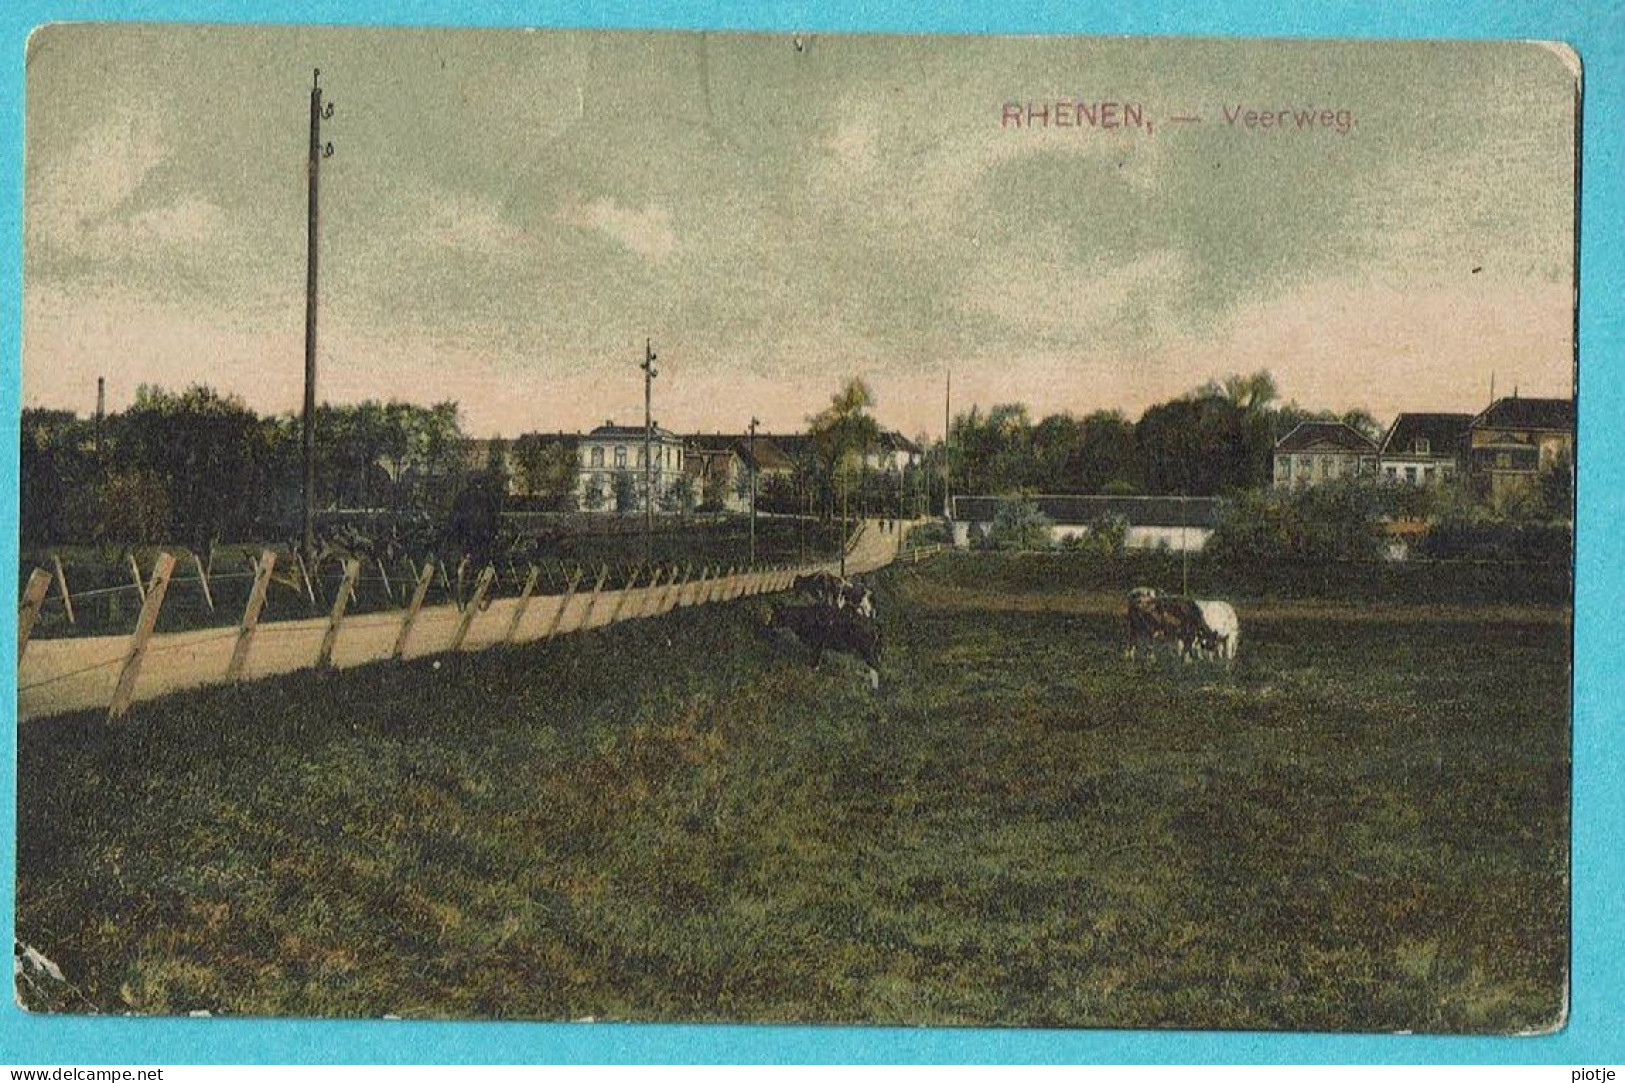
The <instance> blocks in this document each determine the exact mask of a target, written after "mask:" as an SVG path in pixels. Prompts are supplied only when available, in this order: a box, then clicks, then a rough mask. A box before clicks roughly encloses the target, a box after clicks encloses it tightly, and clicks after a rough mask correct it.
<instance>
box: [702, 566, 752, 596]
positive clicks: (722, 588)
mask: <svg viewBox="0 0 1625 1083" xmlns="http://www.w3.org/2000/svg"><path fill="white" fill-rule="evenodd" d="M738 570H739V565H737V564H734V565H730V566H729V568H728V571H727V572H726V573H725V574H724V575H722V576H720V577H719V578H718V579H717V580H716V581H715V582H714V583H712V584H711V590H710V592H709V593H708V594H706V596H705V600H706V601H708V602H709V601H712V600H713V599H721V600H723V601H727V600H728V599H730V598H737V597H739V591H740V590H741V589H743V587H744V583H743V582H733V581H732V580H733V577H734V574H735V573H736V572H738Z"/></svg>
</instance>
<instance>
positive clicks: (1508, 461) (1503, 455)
mask: <svg viewBox="0 0 1625 1083" xmlns="http://www.w3.org/2000/svg"><path fill="white" fill-rule="evenodd" d="M1495 468H1496V469H1497V470H1511V469H1512V452H1510V451H1498V452H1496V453H1495Z"/></svg>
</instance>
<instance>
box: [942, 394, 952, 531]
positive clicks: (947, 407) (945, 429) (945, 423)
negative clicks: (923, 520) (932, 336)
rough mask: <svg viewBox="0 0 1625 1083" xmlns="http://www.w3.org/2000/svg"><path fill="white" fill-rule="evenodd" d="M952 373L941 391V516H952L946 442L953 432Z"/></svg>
mask: <svg viewBox="0 0 1625 1083" xmlns="http://www.w3.org/2000/svg"><path fill="white" fill-rule="evenodd" d="M953 400H954V374H953V373H952V372H949V373H948V386H947V388H946V389H945V390H944V391H943V393H942V517H943V518H944V519H952V518H953V517H954V505H953V499H952V498H951V497H950V496H949V495H948V487H949V486H948V483H949V477H948V444H949V440H950V438H951V434H952V433H953V428H954V422H953Z"/></svg>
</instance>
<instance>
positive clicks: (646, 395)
mask: <svg viewBox="0 0 1625 1083" xmlns="http://www.w3.org/2000/svg"><path fill="white" fill-rule="evenodd" d="M638 367H639V368H641V369H643V560H644V563H649V562H651V561H652V560H653V559H654V557H653V553H654V532H655V488H654V469H655V460H654V435H655V423H654V381H655V377H656V376H658V375H660V374H659V373H658V372H656V371H655V351H654V343H653V340H651V339H644V340H643V364H642V365H640V366H638Z"/></svg>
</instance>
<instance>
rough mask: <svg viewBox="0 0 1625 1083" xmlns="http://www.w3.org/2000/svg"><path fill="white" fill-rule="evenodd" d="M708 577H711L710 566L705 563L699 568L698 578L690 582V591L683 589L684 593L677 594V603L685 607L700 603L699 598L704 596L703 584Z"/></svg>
mask: <svg viewBox="0 0 1625 1083" xmlns="http://www.w3.org/2000/svg"><path fill="white" fill-rule="evenodd" d="M710 578H711V568H710V566H709V565H707V566H706V567H704V568H701V569H700V577H699V578H698V579H696V580H695V581H694V582H693V584H692V586H693V588H694V589H693V590H690V591H685V592H684V593H682V594H679V595H678V596H677V604H678V605H680V606H682V607H684V608H685V609H686V608H688V607H689V606H695V605H699V604H700V599H701V598H703V597H704V596H705V584H706V581H707V580H708V579H710ZM685 599H686V600H685Z"/></svg>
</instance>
